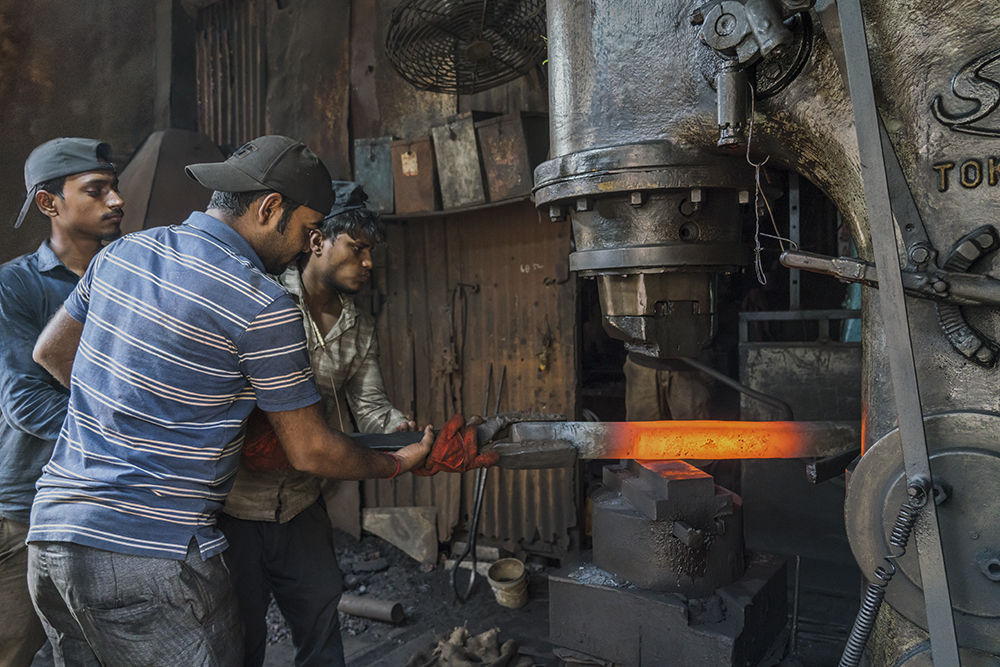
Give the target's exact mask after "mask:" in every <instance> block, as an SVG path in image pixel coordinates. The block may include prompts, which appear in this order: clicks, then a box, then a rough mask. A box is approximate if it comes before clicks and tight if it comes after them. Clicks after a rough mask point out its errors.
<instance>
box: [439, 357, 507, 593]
mask: <svg viewBox="0 0 1000 667" xmlns="http://www.w3.org/2000/svg"><path fill="white" fill-rule="evenodd" d="M506 378H507V365H506V364H504V366H503V369H502V370H501V371H500V381H499V382H498V383H497V391H496V396H495V400H494V402H493V417H494V419H493V421H494V422H496V421H497V419H496V418H497V415H498V413H499V412H500V394H501V393H503V384H504V380H505V379H506ZM492 384H493V364H492V363H490V366H489V370H487V371H486V392H485V396H484V397H483V416H484V417H485V416H486V412H487V410H489V407H490V386H491V385H492ZM497 430H498V431H499V430H500V429H499V428H498V429H497ZM479 435H482V432H480V433H479ZM495 435H496V433H494V434H493V436H495ZM489 439H492V437H491V438H489ZM477 444H485V442H484V443H477ZM488 472H489V468H479V469H477V470H476V486H475V493H474V494H473V500H472V505H473V510H472V516H471V517H470V521H469V538H468V540H466V543H465V549H464V550H463V551H462V554H461V555H460V556H459V557H458V558H457V559H456V560H455V564H454V565H452V567H451V575H450V577H449V580H450V581H451V588H452V590H454V591H455V598H456V599H457V600H458V601H459V602H461V603H462V604H465V602H466V600H468V599H469V596H470V595H472V589H473V587H474V586H475V584H476V568H477V567H478V565H479V560H478V554H477V553H476V543H477V541H478V537H479V517H480V516H481V515H482V510H483V495H484V491H485V490H486V475H487V473H488ZM470 555H471V558H472V568H470V570H469V583H468V584H467V585H466V587H465V593H462V592H461V591H460V590H459V587H458V581H457V578H456V577H455V574H456V573H457V572H458V569H459V568H460V567H461V566H462V561H463V560H465V559H466V558H467V557H469V556H470Z"/></svg>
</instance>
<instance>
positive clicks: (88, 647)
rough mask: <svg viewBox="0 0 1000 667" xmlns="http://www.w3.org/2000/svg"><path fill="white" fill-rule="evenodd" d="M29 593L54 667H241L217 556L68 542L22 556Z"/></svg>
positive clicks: (230, 600)
mask: <svg viewBox="0 0 1000 667" xmlns="http://www.w3.org/2000/svg"><path fill="white" fill-rule="evenodd" d="M28 587H29V589H30V590H31V599H32V600H33V601H34V603H35V608H36V609H37V610H38V614H39V616H40V617H41V620H42V623H43V625H44V626H45V632H46V634H48V637H49V642H50V643H51V644H52V657H53V660H54V662H55V664H56V667H64V666H68V667H135V666H136V665H144V666H145V667H178V666H179V665H185V667H187V666H188V665H190V666H191V667H237V666H238V665H240V664H241V663H242V662H243V656H242V655H241V654H242V648H243V647H242V644H241V642H240V622H239V614H238V612H237V609H236V596H235V595H233V590H232V587H231V586H230V585H229V573H228V572H227V571H226V566H225V564H224V563H223V561H222V556H220V555H215V556H212V557H211V558H209V559H208V560H202V559H201V553H199V551H198V545H197V543H196V542H195V541H194V540H191V545H190V546H189V548H188V552H187V557H186V558H185V559H184V560H174V559H171V558H149V557H146V556H132V555H130V554H120V553H112V552H110V551H103V550H101V549H94V548H91V547H85V546H82V545H79V544H71V543H69V542H33V543H31V544H30V545H29V546H28Z"/></svg>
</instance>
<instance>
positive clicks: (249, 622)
mask: <svg viewBox="0 0 1000 667" xmlns="http://www.w3.org/2000/svg"><path fill="white" fill-rule="evenodd" d="M333 192H334V195H335V198H336V199H335V201H334V204H333V208H332V209H331V210H330V214H329V215H328V216H327V218H326V220H324V221H323V226H322V228H321V229H320V230H318V231H313V232H311V233H310V235H309V252H308V253H306V254H305V255H303V256H302V258H300V260H299V262H298V263H297V266H293V267H291V268H289V269H288V270H287V271H286V272H285V273H284V274H283V275H282V276H281V283H282V285H284V286H285V288H286V289H287V290H288V291H289V293H290V294H291V296H292V298H293V299H294V300H295V302H296V303H297V304H298V306H299V308H300V309H301V310H302V316H303V319H304V329H305V336H306V344H307V346H308V349H309V357H310V359H311V362H312V368H313V371H314V372H315V375H316V386H317V388H318V389H319V391H320V395H321V396H322V397H323V399H322V405H323V414H324V416H325V417H326V418H327V420H328V421H329V423H331V424H332V425H333V426H334V428H338V429H340V430H351V429H350V428H349V426H350V415H348V414H346V410H342V409H341V407H340V401H339V398H340V397H341V396H343V397H346V399H347V403H348V404H349V405H350V409H351V413H353V415H354V418H355V419H356V420H357V423H358V429H359V430H361V431H363V432H366V433H386V432H390V431H397V430H404V431H411V430H413V429H414V428H415V427H416V424H415V423H413V422H411V421H408V419H407V417H406V415H404V414H403V413H402V412H400V411H399V410H397V409H395V408H394V407H393V406H392V403H391V402H390V401H389V397H388V396H387V395H386V392H385V385H384V383H383V380H382V372H381V370H380V368H379V354H378V338H377V335H376V331H375V319H374V318H373V317H372V316H371V315H369V314H368V313H366V312H364V311H362V310H359V309H358V307H357V306H356V305H355V303H354V301H353V300H352V299H351V295H352V294H356V293H357V292H358V291H359V290H360V289H361V288H362V287H363V286H364V285H365V283H366V282H368V278H369V275H370V273H371V270H372V256H371V250H372V247H373V246H374V245H375V244H376V243H380V242H382V241H384V240H385V228H384V227H383V225H382V223H381V221H380V220H379V218H378V214H376V213H374V212H372V211H369V210H368V209H367V208H366V206H365V200H366V199H367V198H368V197H367V196H366V195H365V193H364V191H363V190H362V189H361V186H359V185H358V184H357V183H351V182H346V181H334V183H333ZM248 447H249V445H248ZM249 454H250V452H249V451H247V450H245V451H244V465H241V466H240V468H239V470H238V471H237V473H236V482H235V484H234V485H233V490H232V492H231V493H230V494H229V497H228V498H227V499H226V505H225V509H224V512H225V514H224V515H223V516H221V517H220V518H219V527H220V528H221V529H222V532H223V533H224V534H225V535H226V539H227V540H228V541H229V551H227V552H226V562H227V563H228V564H229V571H230V576H231V577H232V581H233V585H234V586H235V588H236V591H237V595H238V596H239V598H240V615H241V616H242V618H243V630H244V644H245V650H246V663H245V664H246V665H247V667H260V665H262V664H263V663H264V652H265V648H266V645H267V624H266V618H265V616H266V612H267V607H268V603H269V602H270V599H271V595H272V593H273V595H274V599H275V601H276V602H277V603H278V607H279V608H280V609H281V612H282V614H283V615H284V617H285V618H286V620H287V621H288V623H289V626H290V628H291V631H292V642H293V643H294V645H295V664H296V665H297V666H298V667H308V666H311V665H315V666H317V667H318V666H321V665H322V666H329V667H336V666H337V665H341V666H342V665H344V649H343V643H342V641H341V637H340V626H339V622H338V616H337V604H338V603H339V601H340V596H341V593H342V591H343V584H342V581H341V577H340V570H339V569H338V567H337V558H336V555H335V553H334V545H333V534H332V533H333V530H332V527H331V525H330V520H329V518H328V515H327V513H326V511H325V509H324V507H323V505H322V501H321V500H320V480H319V479H318V478H317V477H315V476H313V475H309V474H307V473H302V472H299V471H297V470H294V469H292V468H285V469H278V470H257V468H258V467H259V465H257V464H255V460H254V459H248V455H249ZM280 466H281V463H278V464H276V465H275V466H274V467H280Z"/></svg>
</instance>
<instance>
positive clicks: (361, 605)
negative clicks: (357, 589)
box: [337, 595, 403, 623]
mask: <svg viewBox="0 0 1000 667" xmlns="http://www.w3.org/2000/svg"><path fill="white" fill-rule="evenodd" d="M337 611H342V612H344V613H345V614H350V615H351V616H360V617H361V618H370V619H372V620H373V621H382V622H383V623H399V622H400V621H402V620H403V605H402V604H401V603H399V602H391V601H389V600H375V599H373V598H363V597H358V596H357V595H342V596H340V604H338V605H337Z"/></svg>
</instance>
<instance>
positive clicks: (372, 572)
mask: <svg viewBox="0 0 1000 667" xmlns="http://www.w3.org/2000/svg"><path fill="white" fill-rule="evenodd" d="M334 540H335V544H336V553H337V562H338V563H339V565H340V571H341V573H342V576H343V579H344V592H345V593H347V594H350V595H358V596H365V597H369V596H370V597H372V598H375V599H378V600H390V601H394V602H399V603H401V604H402V605H403V610H404V613H405V618H404V620H403V621H402V622H401V623H399V624H393V623H383V622H380V621H374V620H371V619H364V618H359V617H356V616H351V615H348V614H343V613H341V614H340V625H341V632H342V634H343V636H344V641H345V649H347V650H348V662H349V664H351V665H352V667H354V666H355V665H363V664H368V663H367V662H365V661H363V660H362V661H359V660H352V659H351V655H350V646H351V644H352V642H351V639H350V638H356V639H357V640H361V641H363V642H364V643H365V644H387V645H389V646H390V647H398V646H399V645H402V644H405V643H407V642H415V643H420V642H419V638H421V637H424V638H425V639H426V636H427V633H428V631H432V632H433V634H434V635H436V636H446V635H447V634H449V633H450V632H451V631H452V630H453V629H454V628H456V627H461V626H465V627H467V628H468V629H469V630H470V631H473V632H477V633H478V632H484V631H485V630H488V629H490V628H491V627H499V628H500V629H501V635H502V636H503V635H508V637H504V638H516V639H518V641H519V643H521V644H525V643H529V644H530V643H532V642H533V641H534V640H535V639H540V640H544V639H545V638H547V636H548V581H547V575H548V572H549V571H551V570H553V569H555V567H554V566H555V564H554V563H549V562H545V563H540V562H532V559H530V558H529V562H528V563H527V570H528V572H529V588H528V590H529V602H528V604H527V605H526V606H525V607H522V608H520V609H508V608H506V607H502V606H500V605H499V604H497V602H496V600H495V598H494V596H493V592H492V590H491V589H490V585H489V582H488V581H487V580H486V577H485V576H477V577H476V579H477V581H476V585H475V588H474V589H473V592H472V594H471V596H470V597H469V600H468V601H467V602H466V603H465V604H460V603H459V602H458V601H457V600H456V598H455V594H454V592H453V590H452V588H451V584H450V582H449V572H448V569H447V568H446V567H445V565H444V563H443V562H439V563H438V564H437V565H435V566H433V567H432V566H430V565H421V564H420V563H418V562H416V561H415V560H413V559H412V558H410V557H409V556H408V555H406V554H405V553H404V552H403V551H402V550H400V549H398V548H396V547H394V546H392V545H391V544H389V543H388V542H386V541H385V540H383V539H381V538H379V537H376V536H374V535H370V534H363V535H362V538H361V539H360V540H355V539H354V538H353V537H352V536H350V535H348V534H346V533H343V532H340V531H337V532H336V533H335V538H334ZM440 561H443V557H442V558H441V559H440ZM467 577H468V571H467V570H462V571H460V572H459V574H458V578H459V579H458V580H459V584H460V586H462V590H463V591H464V586H465V584H466V582H467V581H468V579H467ZM267 621H268V643H269V644H275V643H278V642H282V641H284V640H286V639H287V640H290V637H289V630H288V626H287V624H286V623H285V620H284V618H282V616H281V612H280V611H279V610H278V608H277V605H276V604H275V603H274V601H273V600H272V601H271V606H270V609H269V610H268V615H267ZM354 645H357V642H354ZM375 653H376V655H379V654H382V653H384V651H377V652H375ZM372 660H374V657H373V658H372Z"/></svg>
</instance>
